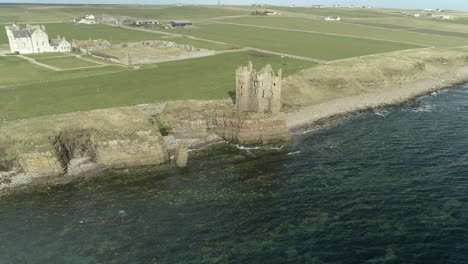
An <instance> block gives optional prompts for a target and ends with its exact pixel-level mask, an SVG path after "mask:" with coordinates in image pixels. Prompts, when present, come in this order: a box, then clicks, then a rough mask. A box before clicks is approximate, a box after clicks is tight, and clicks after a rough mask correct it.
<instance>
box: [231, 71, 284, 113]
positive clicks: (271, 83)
mask: <svg viewBox="0 0 468 264" xmlns="http://www.w3.org/2000/svg"><path fill="white" fill-rule="evenodd" d="M281 75H282V71H281V70H279V71H278V73H275V72H274V71H273V69H272V68H271V66H270V65H267V66H266V67H265V68H263V69H262V70H261V71H260V72H258V73H257V72H256V71H255V69H253V65H252V62H250V63H249V65H248V66H247V67H239V68H238V69H237V71H236V110H237V111H238V112H243V111H254V112H262V113H263V112H271V113H279V112H280V111H281Z"/></svg>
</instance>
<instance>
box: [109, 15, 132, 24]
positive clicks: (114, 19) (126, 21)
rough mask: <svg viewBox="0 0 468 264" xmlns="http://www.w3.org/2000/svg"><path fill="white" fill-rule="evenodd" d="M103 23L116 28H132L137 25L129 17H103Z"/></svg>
mask: <svg viewBox="0 0 468 264" xmlns="http://www.w3.org/2000/svg"><path fill="white" fill-rule="evenodd" d="M102 23H105V24H111V25H116V26H130V25H133V24H135V20H134V19H132V18H130V17H128V16H111V15H102Z"/></svg>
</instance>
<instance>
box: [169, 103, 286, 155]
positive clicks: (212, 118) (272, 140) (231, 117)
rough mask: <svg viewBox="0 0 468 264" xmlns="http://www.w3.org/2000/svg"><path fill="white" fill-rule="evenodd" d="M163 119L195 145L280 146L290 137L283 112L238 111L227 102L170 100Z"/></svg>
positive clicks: (175, 131) (182, 137) (178, 136)
mask: <svg viewBox="0 0 468 264" xmlns="http://www.w3.org/2000/svg"><path fill="white" fill-rule="evenodd" d="M187 108H188V109H190V110H188V109H187ZM161 120H162V121H163V122H165V123H167V124H168V125H169V126H170V127H171V128H172V133H173V134H174V136H175V137H176V138H177V139H182V140H184V142H188V143H189V144H191V145H192V146H193V145H196V144H197V143H200V142H205V143H207V142H213V141H220V140H224V141H227V142H229V143H233V144H239V145H243V146H254V145H256V146H258V145H281V144H284V143H287V142H289V141H290V140H291V137H290V134H289V130H288V128H287V127H286V120H285V115H284V114H282V113H279V114H272V113H249V112H244V113H237V112H235V111H233V107H232V102H227V101H204V102H203V101H198V102H193V104H191V102H190V101H189V102H184V103H181V102H170V103H168V105H167V107H166V109H165V110H164V111H163V112H162V113H161Z"/></svg>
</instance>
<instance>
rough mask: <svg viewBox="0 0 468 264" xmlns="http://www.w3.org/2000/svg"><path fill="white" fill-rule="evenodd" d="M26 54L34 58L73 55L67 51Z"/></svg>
mask: <svg viewBox="0 0 468 264" xmlns="http://www.w3.org/2000/svg"><path fill="white" fill-rule="evenodd" d="M25 56H26V57H29V58H33V59H41V58H50V57H64V56H71V54H70V53H66V52H46V53H36V54H27V55H25Z"/></svg>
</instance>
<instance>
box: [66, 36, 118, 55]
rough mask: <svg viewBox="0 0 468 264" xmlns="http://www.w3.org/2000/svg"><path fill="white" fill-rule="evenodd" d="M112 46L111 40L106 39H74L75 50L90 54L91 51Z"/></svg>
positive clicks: (73, 46)
mask: <svg viewBox="0 0 468 264" xmlns="http://www.w3.org/2000/svg"><path fill="white" fill-rule="evenodd" d="M110 47H111V44H110V43H109V41H107V40H104V39H97V40H73V42H72V48H73V50H74V51H78V52H81V53H83V54H88V53H89V52H91V51H96V50H102V49H108V48H110Z"/></svg>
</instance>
